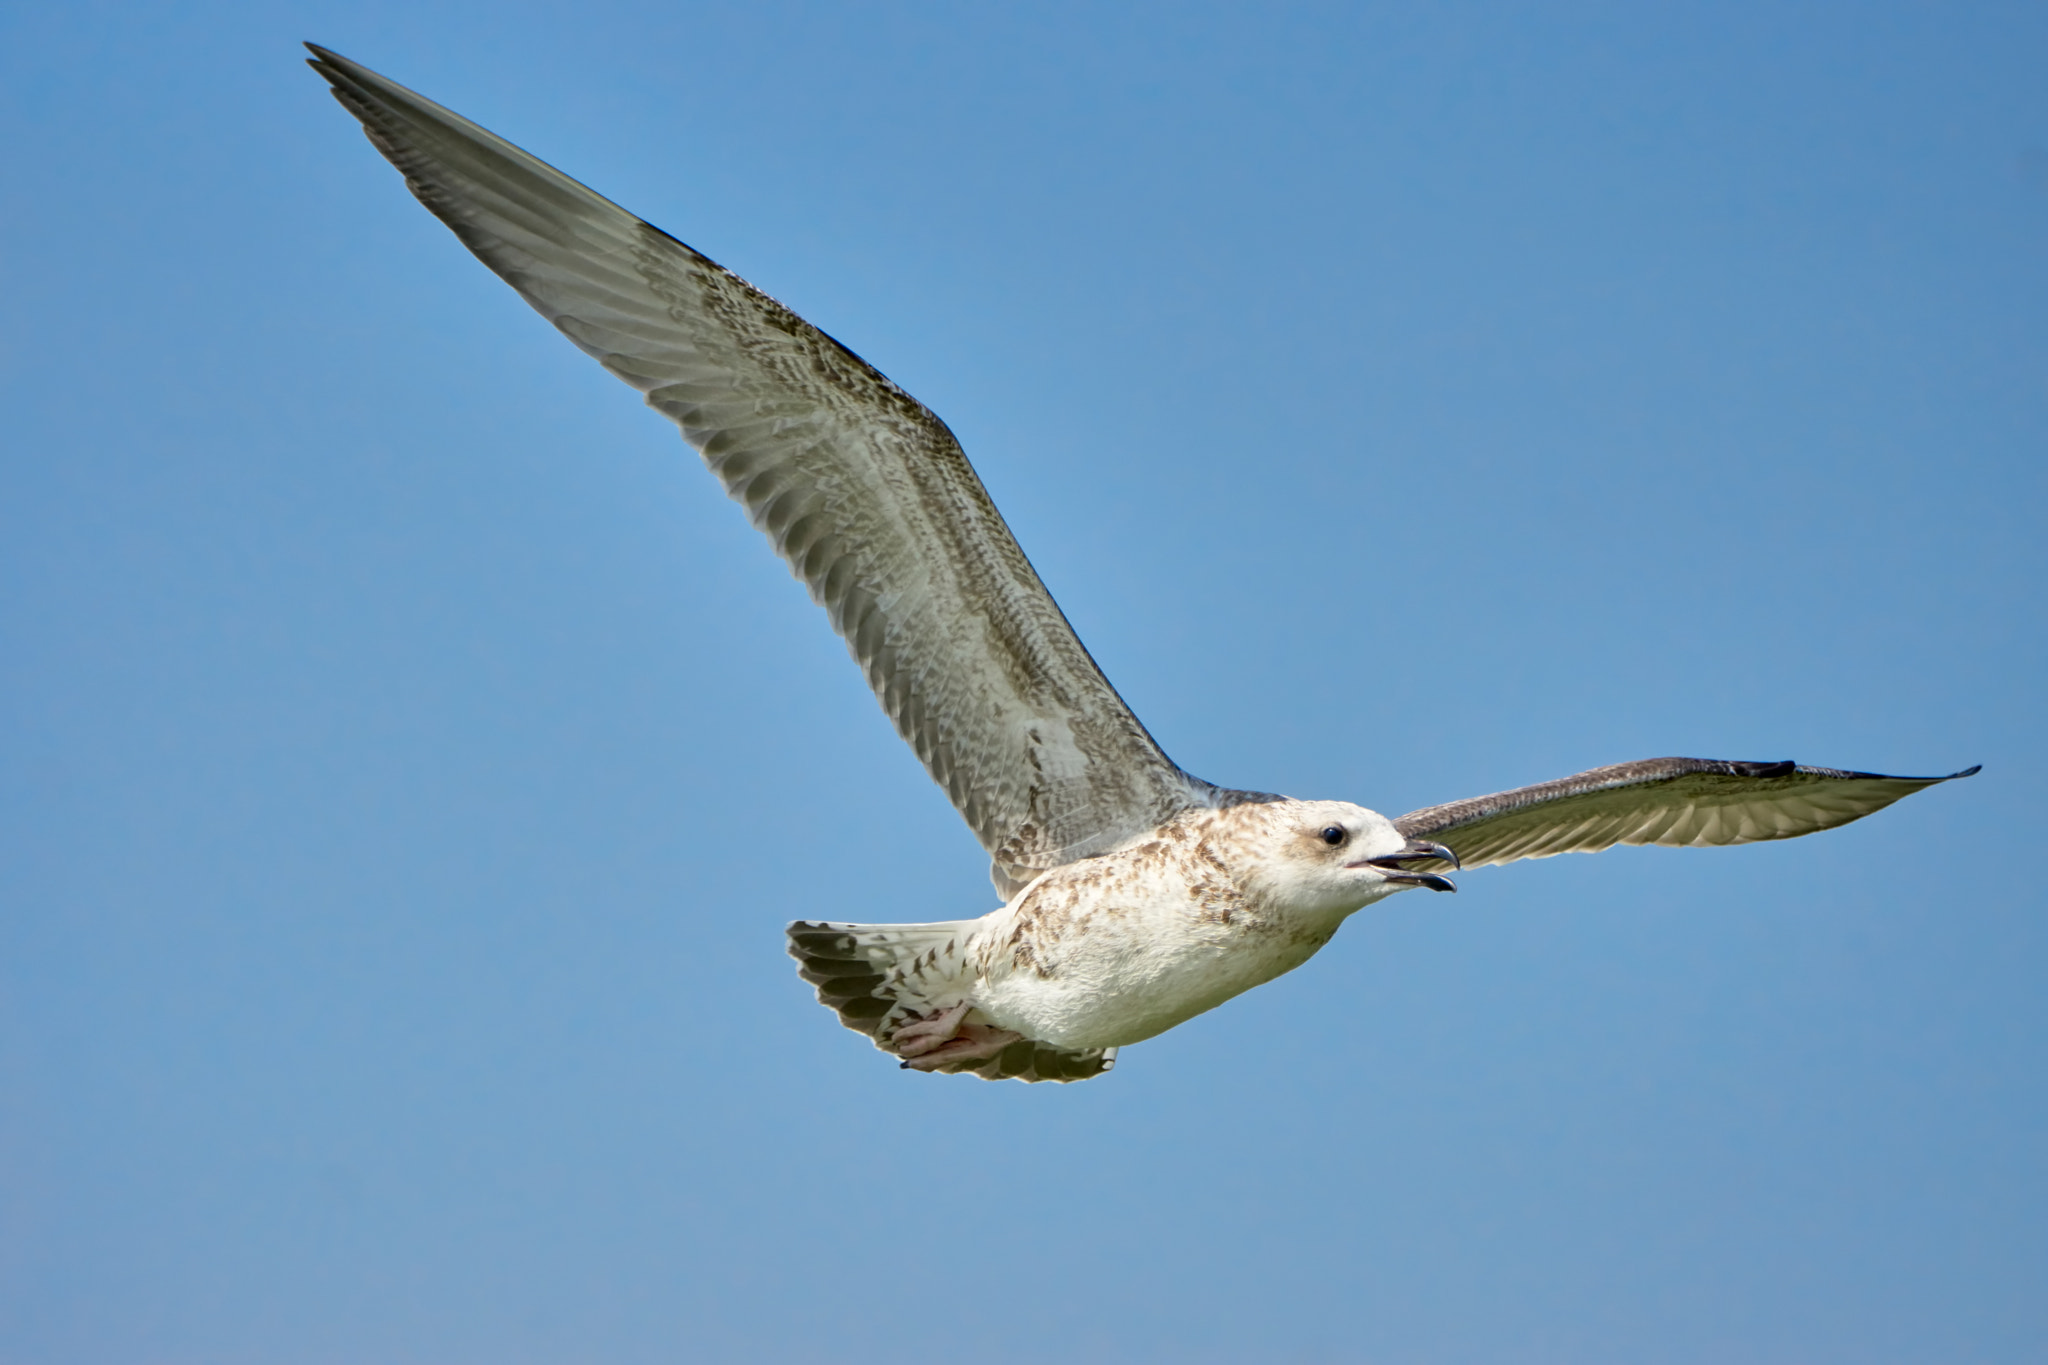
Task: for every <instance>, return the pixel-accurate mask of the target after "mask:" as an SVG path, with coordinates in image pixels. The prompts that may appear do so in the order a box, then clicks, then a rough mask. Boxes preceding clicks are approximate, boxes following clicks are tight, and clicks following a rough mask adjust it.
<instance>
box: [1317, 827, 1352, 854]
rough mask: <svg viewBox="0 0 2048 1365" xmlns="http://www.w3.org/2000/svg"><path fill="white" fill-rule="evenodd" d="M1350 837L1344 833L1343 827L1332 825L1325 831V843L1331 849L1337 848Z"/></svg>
mask: <svg viewBox="0 0 2048 1365" xmlns="http://www.w3.org/2000/svg"><path fill="white" fill-rule="evenodd" d="M1349 837H1350V836H1349V835H1347V834H1345V833H1344V827H1343V826H1342V825H1331V826H1329V827H1327V828H1326V829H1324V830H1323V842H1324V843H1326V844H1328V845H1329V846H1330V847H1331V848H1335V847H1336V846H1337V845H1339V844H1341V843H1343V842H1344V841H1345V840H1346V839H1347V838H1349Z"/></svg>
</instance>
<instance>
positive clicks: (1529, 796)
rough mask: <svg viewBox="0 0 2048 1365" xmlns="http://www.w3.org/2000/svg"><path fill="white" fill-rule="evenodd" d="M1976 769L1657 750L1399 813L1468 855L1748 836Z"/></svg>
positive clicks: (1477, 863)
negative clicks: (1889, 769) (1872, 769)
mask: <svg viewBox="0 0 2048 1365" xmlns="http://www.w3.org/2000/svg"><path fill="white" fill-rule="evenodd" d="M1976 771H1977V769H1976V768H1965V769H1964V770H1963V771H1962V772H1959V773H1950V774H1949V775H1948V776H1947V777H1885V776H1882V775H1880V774H1878V773H1849V772H1842V771H1840V770H1838V769H1835V768H1805V767H1801V766H1800V765H1799V764H1796V763H1791V762H1784V763H1737V762H1729V761H1726V760H1723V759H1713V758H1650V759H1644V760H1643V761H1641V762H1639V763H1617V764H1614V765H1613V766H1612V767H1607V768H1594V769H1593V770H1592V771H1590V772H1583V773H1578V774H1576V775H1574V776H1572V777H1565V778H1560V779H1558V780H1557V781H1555V782H1543V783H1539V784H1538V785H1536V786H1533V787H1518V788H1516V789H1515V790H1514V791H1506V792H1496V793H1495V794H1494V795H1492V796H1475V797H1473V798H1472V799H1471V800H1469V801H1453V802H1451V803H1450V804H1449V805H1446V806H1430V807H1429V808H1427V809H1425V810H1418V811H1410V812H1409V813H1408V814H1406V815H1404V816H1402V817H1401V818H1400V819H1398V820H1396V821H1395V822H1394V825H1395V827H1396V828H1398V829H1399V830H1400V831H1401V832H1402V833H1403V834H1405V835H1407V836H1408V837H1409V838H1411V839H1428V840H1432V841H1434V842H1436V843H1440V844H1443V845H1444V846H1445V847H1446V848H1449V849H1450V850H1451V851H1452V852H1453V853H1455V854H1457V855H1458V858H1459V861H1460V862H1462V863H1463V864H1464V865H1465V866H1466V867H1483V866H1485V865H1487V864H1488V863H1511V862H1514V861H1515V860H1516V859H1518V858H1548V857H1550V856H1551V855H1553V854H1557V853H1598V852H1599V851H1600V850H1601V849H1603V848H1613V847H1614V846H1615V845H1616V844H1663V845H1665V846H1666V847H1670V848H1704V847H1708V846H1711V845H1717V844H1748V843H1754V842H1756V841H1757V840H1760V839H1791V838H1796V837H1797V836H1799V835H1801V834H1812V833H1815V832H1816V831H1819V830H1823V829H1833V828H1834V827H1835V826H1836V825H1846V824H1848V823H1849V822H1850V821H1851V820H1860V819H1862V818H1863V817H1864V816H1866V815H1868V814H1870V813H1871V812H1872V811H1878V810H1883V809H1884V808H1885V807H1886V806H1889V805H1890V804H1891V803H1892V802H1894V801H1896V800H1898V799H1899V798H1900V797H1902V796H1911V795H1912V794H1913V793H1914V792H1916V791H1919V790H1920V789H1922V788H1923V787H1931V786H1933V785H1934V784H1935V783H1937V782H1947V781H1949V780H1951V779H1952V778H1957V777H1968V776H1970V774H1972V773H1974V772H1976ZM1413 866H1414V867H1416V868H1419V869H1424V870H1429V869H1434V868H1442V867H1448V866H1449V864H1448V863H1441V862H1436V861H1434V860H1431V861H1419V862H1416V863H1414V864H1413Z"/></svg>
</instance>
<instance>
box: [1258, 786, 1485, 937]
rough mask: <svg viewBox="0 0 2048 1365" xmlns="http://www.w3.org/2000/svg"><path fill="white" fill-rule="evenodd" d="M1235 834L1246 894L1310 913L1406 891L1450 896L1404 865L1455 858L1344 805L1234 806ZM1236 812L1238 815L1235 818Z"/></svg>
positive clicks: (1340, 910) (1447, 886) (1446, 883)
mask: <svg viewBox="0 0 2048 1365" xmlns="http://www.w3.org/2000/svg"><path fill="white" fill-rule="evenodd" d="M1239 810H1241V811H1243V812H1244V814H1243V815H1242V816H1240V817H1239V818H1240V820H1241V822H1242V825H1243V827H1242V828H1240V829H1239V830H1238V831H1236V833H1237V836H1238V842H1239V848H1240V850H1241V856H1242V857H1243V859H1244V861H1243V864H1242V865H1243V867H1244V869H1245V870H1244V873H1243V874H1242V875H1243V877H1244V879H1245V881H1246V882H1247V883H1249V884H1250V885H1249V886H1248V888H1247V889H1254V890H1255V891H1256V892H1257V893H1258V894H1260V895H1261V897H1262V899H1265V900H1267V901H1269V902H1270V903H1272V904H1275V905H1280V906H1285V907H1287V908H1288V909H1291V910H1296V911H1300V912H1305V913H1311V914H1329V913H1334V914H1350V913H1351V912H1352V911H1354V910H1358V909H1360V908H1362V907H1364V906H1367V905H1370V904H1371V903H1372V902H1374V901H1376V900H1379V899H1380V898H1381V897H1383V896H1389V895H1392V894H1393V893H1394V892H1396V891H1406V890H1407V889H1409V888H1410V887H1415V886H1426V887H1428V888H1429V889H1430V890H1432V891H1455V890H1457V889H1458V888H1457V887H1456V886H1455V885H1453V884H1452V882H1451V880H1450V879H1449V878H1448V877H1439V876H1437V875H1435V874H1433V873H1427V872H1410V871H1407V870H1406V866H1407V864H1408V863H1411V862H1417V861H1421V860H1423V859H1429V858H1439V859H1442V860H1443V861H1445V862H1448V863H1451V864H1452V865H1453V866H1455V865H1456V863H1457V858H1456V855H1454V854H1453V853H1452V852H1451V851H1450V850H1449V849H1447V848H1445V847H1443V846H1442V845H1441V844H1432V843H1425V842H1422V841H1419V840H1411V839H1409V838H1408V837H1407V836H1406V835H1404V834H1402V833H1401V832H1400V831H1399V830H1398V829H1396V828H1394V822H1393V821H1391V820H1389V819H1387V817H1386V816H1384V815H1381V814H1380V813H1379V812H1378V811H1371V810H1367V809H1366V808H1365V807H1363V806H1354V805H1352V804H1351V803H1350V802H1348V801H1274V802H1270V803H1267V804H1265V805H1262V806H1258V807H1240V808H1239ZM1233 814H1236V812H1233Z"/></svg>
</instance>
